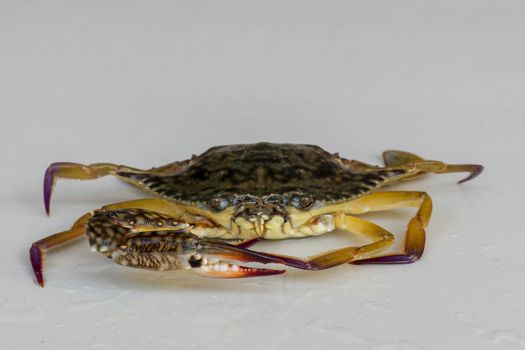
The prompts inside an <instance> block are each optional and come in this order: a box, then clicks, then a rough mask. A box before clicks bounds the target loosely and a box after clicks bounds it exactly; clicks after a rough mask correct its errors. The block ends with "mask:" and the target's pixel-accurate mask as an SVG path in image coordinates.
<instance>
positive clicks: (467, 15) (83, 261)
mask: <svg viewBox="0 0 525 350" xmlns="http://www.w3.org/2000/svg"><path fill="white" fill-rule="evenodd" d="M524 16H525V3H524V2H522V1H457V0H454V1H434V2H432V1H426V2H424V1H387V0H383V1H259V2H251V1H143V2H140V1H121V2H119V1H78V2H77V1H47V2H40V1H0V119H1V123H0V160H1V164H2V165H1V167H0V169H1V175H0V177H1V178H0V180H1V181H0V192H1V193H2V195H1V197H0V198H1V204H0V206H1V211H0V219H1V230H0V236H1V239H2V249H1V250H0V280H1V282H0V285H1V287H0V349H124V348H126V349H145V348H150V349H154V348H155V349H183V348H185V349H241V348H242V349H327V348H330V349H384V350H394V349H410V350H412V349H523V348H525V326H524V321H525V299H524V295H525V281H524V278H525V259H524V251H525V234H524V229H523V225H524V220H523V216H524V215H523V211H524V209H525V206H524V204H525V203H524V198H523V195H524V194H525V192H524V190H525V186H524V184H523V180H522V179H523V173H524V170H525V166H524V160H525V157H524V152H525V151H524V146H525V142H524V138H523V137H524V132H525V121H524V119H523V117H524V115H525V113H524V112H525V102H524V101H525V99H524V91H525V45H524V38H525V35H524V34H525V21H524V18H525V17H524ZM257 141H273V142H300V143H312V144H318V145H320V146H322V147H324V148H326V149H327V150H329V151H331V152H336V151H337V152H340V153H341V155H342V156H345V157H348V158H353V159H359V160H362V161H367V162H371V163H379V162H380V158H379V155H380V153H381V152H382V151H383V150H385V149H390V148H397V149H405V150H408V151H412V152H415V153H418V154H420V155H422V156H425V157H428V158H430V159H438V160H443V161H447V162H451V163H463V162H467V163H471V162H479V163H481V164H483V165H485V166H486V171H485V173H483V174H482V175H481V176H480V177H479V178H477V179H476V180H474V181H472V182H469V183H467V184H464V185H461V186H458V185H456V184H455V182H456V181H457V180H459V179H460V178H461V176H460V175H457V174H456V175H440V176H429V177H426V178H424V179H420V180H417V181H414V182H410V183H406V184H403V185H402V186H398V187H397V189H412V190H426V191H428V192H429V193H430V194H431V196H432V197H433V199H434V209H435V211H434V216H433V218H432V221H431V224H430V227H429V229H428V237H427V248H426V251H425V255H424V257H423V259H422V260H421V261H419V262H417V263H415V264H412V265H399V266H341V267H338V268H334V269H332V270H328V271H323V272H304V271H288V272H287V273H286V274H284V275H281V276H274V277H268V278H258V279H244V280H214V279H205V278H202V277H200V276H198V275H194V274H191V273H178V272H172V273H155V272H146V271H140V270H133V269H127V268H124V267H121V266H118V265H115V264H112V263H111V262H110V261H108V260H107V259H105V258H104V257H102V256H101V255H97V254H94V253H91V252H90V250H89V247H88V244H87V242H86V240H85V239H83V240H81V241H79V242H77V243H75V244H72V245H70V246H68V247H66V248H64V249H59V250H57V251H55V252H52V253H51V254H49V256H48V258H47V260H46V264H45V274H46V277H47V285H46V287H45V288H44V289H42V288H40V287H38V286H37V285H36V284H35V281H34V279H33V276H32V271H31V268H30V264H29V261H28V254H27V251H28V249H29V246H30V244H31V242H33V241H36V240H38V239H40V238H42V237H44V236H46V235H48V234H51V233H53V232H57V231H61V230H63V229H65V228H67V227H68V226H69V225H70V224H71V223H72V222H73V221H74V220H75V219H76V218H77V217H79V216H80V215H81V214H83V213H84V212H86V211H88V210H91V209H95V208H98V207H100V206H101V205H104V204H107V203H112V202H116V201H122V200H127V199H134V198H140V197H142V196H144V194H142V193H141V192H140V191H138V190H135V189H133V188H130V187H127V186H125V185H123V184H121V183H119V182H118V181H117V180H115V179H112V178H104V179H99V180H97V181H86V182H77V181H61V182H59V183H58V184H57V187H56V191H55V196H54V198H53V203H52V215H51V217H50V218H47V217H46V216H45V214H44V209H43V203H42V178H43V173H44V170H45V169H46V167H47V165H48V164H50V163H52V162H55V161H75V162H81V163H91V162H116V163H121V164H127V165H131V166H136V167H142V168H149V167H152V166H158V165H161V164H164V163H168V162H171V161H173V160H180V159H185V158H188V157H189V156H190V155H191V154H193V153H200V152H202V151H204V150H205V149H207V148H208V147H210V146H213V145H217V144H229V143H248V142H257ZM410 215H411V211H399V212H395V213H384V214H374V215H368V216H367V218H369V219H371V220H374V221H376V222H378V223H380V224H381V225H384V226H385V227H387V228H389V229H391V230H393V231H394V232H396V233H397V234H398V236H399V238H402V236H403V234H402V233H403V230H404V227H405V223H406V222H407V220H408V219H409V217H410ZM350 241H351V240H350V239H349V238H348V235H346V234H343V233H333V234H330V235H327V236H324V237H319V238H313V239H307V240H299V241H297V240H296V241H288V242H270V243H264V244H261V245H258V246H257V248H258V249H264V250H267V251H274V252H282V253H289V254H295V255H299V256H306V255H308V254H312V253H314V252H320V251H323V250H326V249H329V248H335V247H341V246H343V245H348V244H350Z"/></svg>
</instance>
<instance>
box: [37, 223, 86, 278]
mask: <svg viewBox="0 0 525 350" xmlns="http://www.w3.org/2000/svg"><path fill="white" fill-rule="evenodd" d="M90 217H91V214H90V213H88V214H85V215H83V216H82V217H81V218H79V219H78V220H77V221H76V222H75V223H74V224H73V226H72V227H71V228H70V229H69V230H67V231H63V232H59V233H55V234H54V235H51V236H48V237H46V238H43V239H41V240H39V241H36V242H34V243H33V244H32V245H31V249H29V259H30V260H31V266H32V267H33V272H34V273H35V278H36V280H37V282H38V284H39V285H40V286H41V287H43V286H44V274H43V272H42V270H43V267H44V258H45V254H46V252H47V251H48V250H49V249H50V248H52V247H55V246H58V245H61V244H63V243H66V242H68V241H71V240H73V239H75V238H78V237H80V236H82V235H83V234H84V233H85V225H86V222H87V221H88V220H89V218H90Z"/></svg>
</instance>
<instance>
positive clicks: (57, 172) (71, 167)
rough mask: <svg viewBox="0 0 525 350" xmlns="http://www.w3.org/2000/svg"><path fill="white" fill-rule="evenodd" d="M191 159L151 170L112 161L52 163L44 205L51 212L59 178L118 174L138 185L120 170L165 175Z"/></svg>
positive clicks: (48, 173) (48, 172)
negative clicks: (122, 174) (54, 190)
mask: <svg viewBox="0 0 525 350" xmlns="http://www.w3.org/2000/svg"><path fill="white" fill-rule="evenodd" d="M187 162H189V161H183V162H173V163H170V164H167V165H164V166H162V167H158V168H152V169H150V170H141V169H136V168H132V167H128V166H124V165H117V164H112V163H94V164H90V165H83V164H78V163H68V162H59V163H53V164H51V165H50V166H49V167H48V168H47V170H46V173H45V176H44V205H45V209H46V213H47V214H48V215H49V213H50V202H51V195H52V193H53V188H54V186H55V183H56V180H57V179H58V178H63V179H76V180H92V179H96V178H99V177H102V176H106V175H113V176H117V177H119V178H120V179H122V180H124V181H126V182H129V183H131V184H133V185H137V183H136V181H134V180H133V179H130V178H129V177H123V176H119V173H120V172H127V173H139V174H144V173H145V174H155V175H165V174H169V173H172V172H174V171H176V170H177V169H178V168H180V166H181V165H183V164H185V163H187Z"/></svg>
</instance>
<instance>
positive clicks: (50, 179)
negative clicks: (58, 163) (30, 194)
mask: <svg viewBox="0 0 525 350" xmlns="http://www.w3.org/2000/svg"><path fill="white" fill-rule="evenodd" d="M54 183H55V167H54V165H53V164H51V165H50V166H49V167H48V168H47V170H46V174H45V175H44V206H45V208H46V214H47V215H48V216H49V212H50V203H51V193H52V192H53V185H54Z"/></svg>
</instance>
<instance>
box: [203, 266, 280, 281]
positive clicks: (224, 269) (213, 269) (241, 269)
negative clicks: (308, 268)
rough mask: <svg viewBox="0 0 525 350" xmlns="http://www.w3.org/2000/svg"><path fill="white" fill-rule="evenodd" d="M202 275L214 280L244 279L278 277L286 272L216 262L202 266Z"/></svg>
mask: <svg viewBox="0 0 525 350" xmlns="http://www.w3.org/2000/svg"><path fill="white" fill-rule="evenodd" d="M200 271H201V273H202V274H203V275H205V276H207V277H215V278H246V277H260V276H271V275H280V274H283V273H285V272H286V270H274V269H263V268H258V267H246V266H237V265H233V264H229V263H226V262H217V263H215V264H208V265H203V266H201V268H200Z"/></svg>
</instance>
